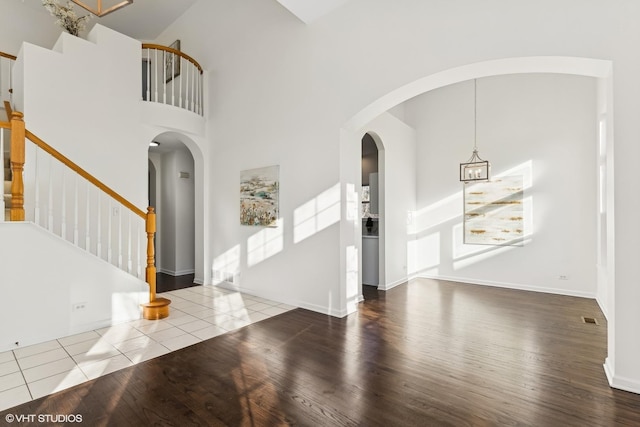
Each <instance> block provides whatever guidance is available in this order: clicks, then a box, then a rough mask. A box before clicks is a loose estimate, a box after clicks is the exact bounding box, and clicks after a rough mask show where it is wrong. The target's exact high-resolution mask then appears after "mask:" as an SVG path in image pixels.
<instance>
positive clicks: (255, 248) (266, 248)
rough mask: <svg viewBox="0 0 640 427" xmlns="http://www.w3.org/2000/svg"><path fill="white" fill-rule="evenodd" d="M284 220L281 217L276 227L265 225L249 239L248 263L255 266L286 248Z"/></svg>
mask: <svg viewBox="0 0 640 427" xmlns="http://www.w3.org/2000/svg"><path fill="white" fill-rule="evenodd" d="M283 225H284V221H283V219H282V218H279V219H278V220H277V221H276V225H275V227H265V228H263V229H262V230H260V231H258V232H257V233H255V234H254V235H252V236H251V237H249V238H248V239H247V264H248V265H249V267H251V266H254V265H256V264H258V263H260V262H262V261H264V260H265V259H267V258H270V257H272V256H274V255H275V254H277V253H279V252H282V249H283V248H284V238H283V229H284V227H283Z"/></svg>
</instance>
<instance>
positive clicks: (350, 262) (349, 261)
mask: <svg viewBox="0 0 640 427" xmlns="http://www.w3.org/2000/svg"><path fill="white" fill-rule="evenodd" d="M358 261H359V259H358V248H356V247H355V246H353V245H352V246H347V252H346V265H347V269H346V270H347V277H346V279H347V280H346V283H347V299H348V300H352V299H353V298H355V297H357V296H358V294H359V286H358Z"/></svg>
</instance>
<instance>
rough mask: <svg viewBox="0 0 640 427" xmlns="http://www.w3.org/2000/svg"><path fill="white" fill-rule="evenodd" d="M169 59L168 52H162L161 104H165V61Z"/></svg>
mask: <svg viewBox="0 0 640 427" xmlns="http://www.w3.org/2000/svg"><path fill="white" fill-rule="evenodd" d="M168 58H169V53H168V52H164V51H163V52H162V59H164V61H163V65H164V67H162V103H163V104H166V103H167V60H168Z"/></svg>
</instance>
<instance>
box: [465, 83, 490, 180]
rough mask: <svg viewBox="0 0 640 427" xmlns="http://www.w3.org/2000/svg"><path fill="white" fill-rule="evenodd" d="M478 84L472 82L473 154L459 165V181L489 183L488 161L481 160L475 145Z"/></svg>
mask: <svg viewBox="0 0 640 427" xmlns="http://www.w3.org/2000/svg"><path fill="white" fill-rule="evenodd" d="M477 93H478V82H477V80H476V79H474V80H473V154H472V155H471V157H470V158H469V160H467V161H466V162H464V163H460V181H462V182H465V183H466V182H473V181H489V172H490V171H491V165H490V164H489V161H487V160H482V159H481V158H480V156H479V155H478V144H477V141H476V140H477V137H476V134H477V122H478V119H477V117H478V101H477V100H478V96H477Z"/></svg>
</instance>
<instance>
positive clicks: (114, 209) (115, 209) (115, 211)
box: [113, 206, 120, 216]
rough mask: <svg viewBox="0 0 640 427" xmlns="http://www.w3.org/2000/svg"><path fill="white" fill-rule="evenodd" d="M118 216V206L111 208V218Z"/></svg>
mask: <svg viewBox="0 0 640 427" xmlns="http://www.w3.org/2000/svg"><path fill="white" fill-rule="evenodd" d="M118 215H120V208H119V207H118V206H115V207H114V208H113V216H118Z"/></svg>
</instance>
